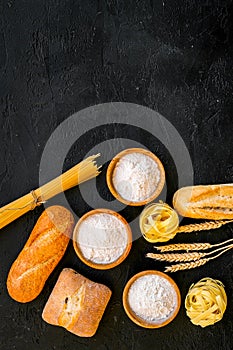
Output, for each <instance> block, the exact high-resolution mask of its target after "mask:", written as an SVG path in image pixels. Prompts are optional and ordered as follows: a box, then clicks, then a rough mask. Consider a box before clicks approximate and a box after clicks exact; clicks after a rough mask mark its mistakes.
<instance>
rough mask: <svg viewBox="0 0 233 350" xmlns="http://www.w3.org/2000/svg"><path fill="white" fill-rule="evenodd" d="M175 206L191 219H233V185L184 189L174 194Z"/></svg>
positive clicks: (179, 211)
mask: <svg viewBox="0 0 233 350" xmlns="http://www.w3.org/2000/svg"><path fill="white" fill-rule="evenodd" d="M173 206H174V208H175V209H176V210H177V212H178V213H179V214H180V215H182V216H187V217H190V218H197V219H198V218H200V219H210V220H224V219H233V184H225V185H200V186H190V187H183V188H181V189H179V190H178V191H177V192H176V193H175V194H174V197H173Z"/></svg>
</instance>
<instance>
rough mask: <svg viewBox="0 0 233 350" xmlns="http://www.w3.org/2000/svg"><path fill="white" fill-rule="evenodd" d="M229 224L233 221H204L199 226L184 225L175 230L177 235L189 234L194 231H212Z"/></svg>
mask: <svg viewBox="0 0 233 350" xmlns="http://www.w3.org/2000/svg"><path fill="white" fill-rule="evenodd" d="M230 222H233V220H216V221H206V222H202V223H200V224H190V225H184V226H180V227H179V228H178V229H177V233H179V232H186V233H189V232H194V231H204V230H212V229H215V228H219V227H221V226H223V225H226V224H228V223H230Z"/></svg>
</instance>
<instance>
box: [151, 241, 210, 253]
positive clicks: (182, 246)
mask: <svg viewBox="0 0 233 350" xmlns="http://www.w3.org/2000/svg"><path fill="white" fill-rule="evenodd" d="M211 247H212V245H211V244H210V243H176V244H168V245H163V246H161V247H157V246H156V247H154V248H156V249H157V250H159V251H160V252H161V253H163V252H169V251H174V250H186V251H189V250H205V249H209V248H211Z"/></svg>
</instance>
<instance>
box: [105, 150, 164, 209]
mask: <svg viewBox="0 0 233 350" xmlns="http://www.w3.org/2000/svg"><path fill="white" fill-rule="evenodd" d="M130 153H141V154H144V155H147V156H149V157H150V158H152V159H153V160H154V161H155V162H156V164H157V166H158V168H159V171H160V180H159V183H158V185H157V187H156V189H155V191H154V192H153V193H152V195H150V197H148V198H146V199H143V200H142V201H138V202H133V201H129V200H127V199H124V198H123V197H121V195H120V194H119V193H118V192H117V191H116V189H115V187H114V185H113V181H112V174H113V172H114V169H115V167H116V165H117V163H118V162H119V160H120V159H121V158H122V157H123V156H125V155H126V154H130ZM106 181H107V186H108V188H109V190H110V192H111V194H112V195H113V196H114V197H115V198H116V199H117V200H118V201H119V202H121V203H124V204H126V205H130V206H143V205H145V204H148V203H150V202H152V201H153V200H154V199H156V198H157V197H158V196H159V195H160V193H161V192H162V189H163V187H164V184H165V170H164V167H163V164H162V162H161V160H160V159H159V158H158V157H157V156H156V155H155V154H154V153H153V152H151V151H149V150H147V149H145V148H127V149H125V150H123V151H121V152H119V153H118V154H116V155H115V156H114V157H113V159H112V160H111V162H110V163H109V165H108V168H107V173H106Z"/></svg>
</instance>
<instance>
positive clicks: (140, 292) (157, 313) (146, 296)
mask: <svg viewBox="0 0 233 350" xmlns="http://www.w3.org/2000/svg"><path fill="white" fill-rule="evenodd" d="M128 302H129V306H130V308H131V310H132V311H133V312H134V313H135V314H136V315H137V316H139V317H140V318H142V319H144V320H145V321H147V322H150V323H161V322H163V321H165V320H166V319H167V318H168V317H170V316H171V315H172V313H173V312H174V311H175V308H176V306H177V295H176V292H175V290H174V288H173V286H172V285H171V284H170V283H169V281H167V280H166V279H165V278H163V277H160V276H156V275H145V276H142V277H139V278H138V279H137V280H136V281H135V282H134V283H133V284H132V285H131V287H130V288H129V292H128Z"/></svg>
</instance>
